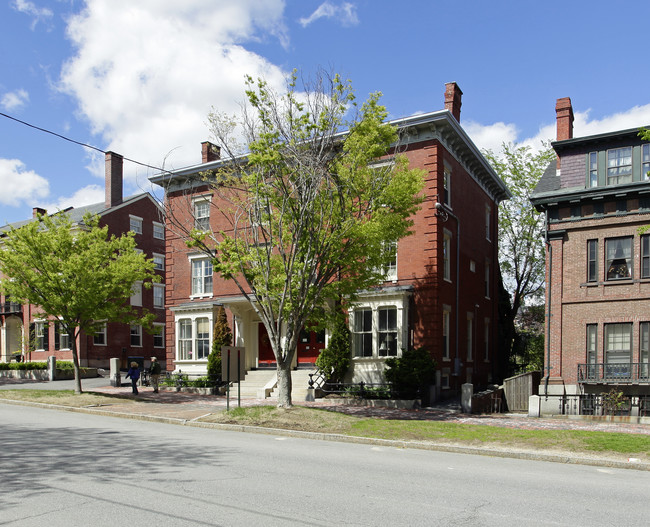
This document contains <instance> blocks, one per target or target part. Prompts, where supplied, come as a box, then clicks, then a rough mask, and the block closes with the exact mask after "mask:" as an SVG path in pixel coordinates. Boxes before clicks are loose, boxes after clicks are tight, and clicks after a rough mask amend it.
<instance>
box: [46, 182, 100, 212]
mask: <svg viewBox="0 0 650 527" xmlns="http://www.w3.org/2000/svg"><path fill="white" fill-rule="evenodd" d="M103 201H104V187H103V186H101V185H88V186H86V187H83V188H81V189H79V190H77V192H75V193H74V194H73V195H72V196H67V197H65V196H63V197H60V198H59V199H57V200H56V201H55V202H51V203H46V202H45V201H40V202H39V203H38V206H39V207H41V208H43V209H45V210H47V211H48V212H50V213H54V212H58V211H60V210H65V209H67V208H69V207H74V208H79V207H83V206H84V205H92V204H94V203H102V202H103Z"/></svg>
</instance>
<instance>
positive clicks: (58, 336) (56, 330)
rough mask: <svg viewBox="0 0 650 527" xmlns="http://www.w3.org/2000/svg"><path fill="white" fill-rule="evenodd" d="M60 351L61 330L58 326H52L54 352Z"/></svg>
mask: <svg viewBox="0 0 650 527" xmlns="http://www.w3.org/2000/svg"><path fill="white" fill-rule="evenodd" d="M60 349H61V330H60V328H59V324H58V323H55V324H54V351H59V350H60Z"/></svg>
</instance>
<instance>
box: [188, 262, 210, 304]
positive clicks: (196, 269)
mask: <svg viewBox="0 0 650 527" xmlns="http://www.w3.org/2000/svg"><path fill="white" fill-rule="evenodd" d="M210 295H212V262H211V261H210V259H209V258H194V259H192V296H210Z"/></svg>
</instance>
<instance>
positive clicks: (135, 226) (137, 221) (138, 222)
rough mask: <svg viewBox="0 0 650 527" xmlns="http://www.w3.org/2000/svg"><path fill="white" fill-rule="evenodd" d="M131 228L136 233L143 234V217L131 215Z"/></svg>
mask: <svg viewBox="0 0 650 527" xmlns="http://www.w3.org/2000/svg"><path fill="white" fill-rule="evenodd" d="M129 230H131V231H133V232H135V233H136V234H142V218H140V217H139V216H131V215H129Z"/></svg>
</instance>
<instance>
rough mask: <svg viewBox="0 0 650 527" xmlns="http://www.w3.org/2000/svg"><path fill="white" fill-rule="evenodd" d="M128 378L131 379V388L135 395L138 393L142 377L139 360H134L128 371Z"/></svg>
mask: <svg viewBox="0 0 650 527" xmlns="http://www.w3.org/2000/svg"><path fill="white" fill-rule="evenodd" d="M126 378H127V379H129V378H130V379H131V388H132V389H133V395H138V379H139V378H140V367H139V365H138V363H137V362H135V361H133V362H132V363H131V367H130V368H129V371H127V372H126Z"/></svg>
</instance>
